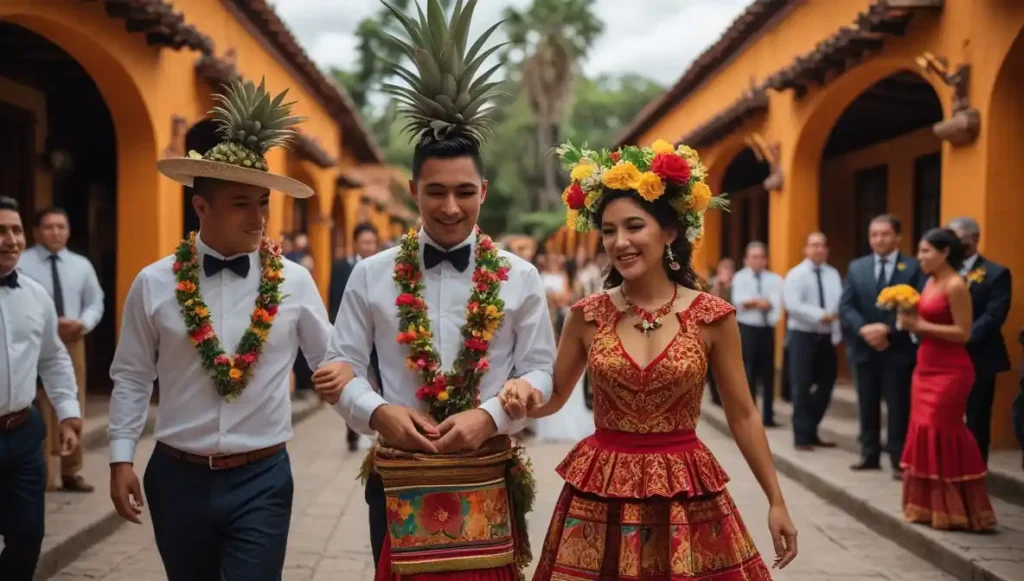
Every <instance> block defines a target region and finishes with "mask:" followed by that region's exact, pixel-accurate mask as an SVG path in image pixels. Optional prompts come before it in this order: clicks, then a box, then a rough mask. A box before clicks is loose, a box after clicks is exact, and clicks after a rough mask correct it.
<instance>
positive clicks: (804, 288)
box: [782, 259, 843, 345]
mask: <svg viewBox="0 0 1024 581" xmlns="http://www.w3.org/2000/svg"><path fill="white" fill-rule="evenodd" d="M815 269H816V267H815V265H814V263H813V262H811V261H810V260H808V259H804V261H803V262H801V263H800V264H798V265H796V266H794V267H793V269H792V270H790V271H789V272H788V273H786V280H785V283H784V286H783V291H782V299H783V304H784V305H785V307H786V313H787V314H788V315H789V316H788V317H787V318H786V328H787V329H789V330H791V331H803V332H804V333H815V334H818V335H831V336H832V344H833V345H838V344H839V342H840V340H842V329H841V327H840V324H839V319H838V318H837V319H836V320H834V321H832V322H831V323H822V322H821V317H822V316H824V315H825V314H826V313H832V314H838V313H839V301H840V299H841V298H842V295H843V281H842V278H840V276H839V271H838V270H836V269H834V268H832V267H831V266H829V265H827V264H822V265H821V289H822V290H823V291H824V293H825V300H824V302H825V307H824V308H822V306H821V293H820V292H818V277H817V276H816V274H815Z"/></svg>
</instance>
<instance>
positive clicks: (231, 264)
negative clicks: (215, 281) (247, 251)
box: [203, 254, 249, 278]
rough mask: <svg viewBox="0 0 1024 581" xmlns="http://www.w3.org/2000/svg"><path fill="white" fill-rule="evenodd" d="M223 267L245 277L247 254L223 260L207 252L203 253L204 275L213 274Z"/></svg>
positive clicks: (247, 274)
mask: <svg viewBox="0 0 1024 581" xmlns="http://www.w3.org/2000/svg"><path fill="white" fill-rule="evenodd" d="M225 268H227V269H228V270H230V271H231V272H234V273H235V274H237V275H238V276H240V277H242V278H245V277H247V276H249V256H248V255H242V256H236V257H234V258H232V259H231V260H224V259H222V258H217V257H216V256H211V255H209V254H204V255H203V272H205V273H206V276H213V275H215V274H217V273H218V272H220V271H222V270H224V269H225Z"/></svg>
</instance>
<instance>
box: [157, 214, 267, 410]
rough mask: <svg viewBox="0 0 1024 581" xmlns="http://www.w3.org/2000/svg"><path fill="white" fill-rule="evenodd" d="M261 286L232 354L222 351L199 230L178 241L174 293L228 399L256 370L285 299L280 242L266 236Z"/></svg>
mask: <svg viewBox="0 0 1024 581" xmlns="http://www.w3.org/2000/svg"><path fill="white" fill-rule="evenodd" d="M260 266H261V268H260V287H259V294H258V295H257V296H256V306H255V308H254V309H253V312H252V315H251V316H250V321H251V322H250V324H249V328H248V329H246V330H245V333H244V334H242V339H241V340H240V341H239V342H238V348H237V349H236V354H235V355H234V356H229V355H228V354H227V353H225V352H224V348H223V347H222V346H221V343H220V339H218V338H217V334H216V333H214V331H213V326H212V325H211V324H210V308H209V307H208V306H207V305H206V303H205V302H204V301H203V296H202V294H200V292H199V268H200V266H199V253H198V252H197V251H196V233H195V232H192V233H191V234H189V236H188V238H186V239H185V240H182V241H181V243H180V244H178V249H177V250H176V251H175V253H174V267H173V268H174V274H175V278H177V280H178V285H177V287H176V288H175V291H176V292H175V297H176V298H177V300H178V305H179V306H180V307H181V314H182V317H184V319H185V328H186V329H187V330H188V334H189V338H190V339H191V340H192V343H193V344H194V345H195V346H196V351H198V352H199V359H200V360H201V361H202V364H203V369H206V371H207V372H208V373H210V376H211V378H212V379H213V384H214V386H216V388H217V393H219V394H220V395H221V396H223V397H224V399H225V400H226V401H231V400H233V399H235V398H236V397H238V396H240V395H241V394H242V392H243V391H244V390H245V387H246V385H247V384H248V383H249V379H250V378H251V377H252V370H253V367H255V365H256V363H257V362H258V361H259V357H260V353H262V351H263V344H264V343H265V342H266V340H267V336H268V335H269V334H270V325H271V324H272V323H273V322H274V318H275V317H276V316H277V306H278V305H279V304H281V299H282V296H281V291H280V288H281V283H282V282H284V277H282V276H281V269H282V268H284V263H283V262H282V260H281V245H280V244H278V243H276V242H272V241H271V240H270V239H269V238H264V239H263V240H262V241H261V242H260Z"/></svg>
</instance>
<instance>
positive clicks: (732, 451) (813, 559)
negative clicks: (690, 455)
mask: <svg viewBox="0 0 1024 581" xmlns="http://www.w3.org/2000/svg"><path fill="white" fill-rule="evenodd" d="M701 435H702V437H703V438H704V439H705V441H706V442H707V444H708V445H709V446H710V447H711V448H712V450H714V451H715V452H716V453H717V454H718V457H719V459H720V461H721V462H722V464H723V465H724V467H725V469H726V470H727V471H728V472H729V473H730V474H731V475H732V477H733V481H732V485H731V487H730V490H731V491H732V494H733V495H734V497H735V498H736V501H737V503H738V504H739V507H740V510H741V511H742V512H743V515H744V516H745V518H746V522H747V524H748V526H749V527H750V529H751V530H752V533H753V535H754V537H755V540H756V542H757V545H758V547H759V548H760V549H761V551H762V554H764V555H767V556H768V558H769V560H770V558H771V555H772V549H771V546H772V545H771V539H770V538H769V536H768V531H767V526H766V525H765V514H766V511H767V506H766V504H765V501H764V496H763V495H762V493H761V491H760V489H759V488H758V486H757V483H756V482H755V481H754V479H753V477H752V476H751V475H750V473H749V471H748V470H747V468H746V465H745V463H744V461H743V458H742V456H740V454H739V452H738V451H737V450H736V448H735V445H734V444H733V443H732V441H731V440H730V439H728V438H726V437H724V436H722V435H721V434H720V433H719V432H717V431H715V430H713V429H710V428H706V429H703V430H702V434H701ZM567 447H568V446H567V445H538V446H533V447H531V457H532V458H533V461H534V464H535V467H536V469H537V473H538V480H539V485H540V491H539V494H538V501H537V506H536V508H535V512H534V513H533V517H532V519H531V538H532V539H533V542H534V546H535V548H536V550H537V551H538V552H539V548H540V543H541V540H542V539H543V534H544V531H545V529H546V527H547V524H548V522H547V521H548V518H549V516H550V514H551V511H552V509H553V506H554V502H555V499H556V497H557V495H558V491H559V488H560V486H561V481H560V479H559V478H558V476H557V475H556V474H555V473H554V467H555V466H556V465H557V463H558V461H559V459H560V458H561V457H562V455H563V454H564V453H565V451H566V449H567ZM289 450H290V453H291V458H292V465H293V471H294V474H295V508H294V514H293V517H292V530H291V536H290V539H289V546H288V559H287V564H286V570H285V575H284V578H285V580H291V581H305V580H316V581H320V580H343V581H349V580H352V581H362V580H367V579H372V563H371V561H372V559H371V556H370V545H369V542H368V540H367V536H366V535H367V530H368V529H367V521H366V504H365V503H364V502H363V495H362V488H361V486H360V484H359V482H358V481H357V480H356V474H357V471H358V469H359V463H360V460H361V458H362V455H361V454H355V455H353V454H350V453H348V452H347V451H346V449H345V438H344V426H343V424H342V422H341V420H340V419H339V418H338V417H337V416H336V415H335V414H334V413H333V412H331V411H329V410H321V411H319V412H316V415H315V416H314V417H312V418H310V419H309V420H307V421H306V422H304V423H303V424H301V425H299V426H298V427H297V428H296V437H295V440H294V441H293V442H292V443H291V446H290V448H289ZM782 486H783V488H784V491H785V493H786V498H787V500H788V502H789V505H790V510H791V511H792V514H793V517H794V518H795V519H796V524H797V527H798V529H799V531H800V537H799V539H800V557H799V558H798V559H797V561H796V562H795V563H794V564H793V565H792V566H790V567H789V568H787V569H786V570H785V571H783V572H778V573H777V574H776V575H775V578H776V579H780V580H807V581H811V580H815V581H818V580H822V579H837V580H843V581H855V580H868V579H886V580H894V581H895V580H900V581H903V580H906V581H910V580H915V581H925V580H928V581H931V580H935V581H938V580H944V579H953V577H950V576H948V575H946V574H944V573H942V572H941V571H939V570H937V569H936V568H934V567H933V566H931V565H930V564H929V563H927V562H925V561H923V560H921V559H919V558H917V557H915V556H913V555H911V554H910V553H908V552H907V551H905V550H903V549H901V548H900V547H898V546H896V545H895V544H894V543H892V542H889V541H887V540H885V539H883V538H881V537H879V536H877V535H875V534H874V533H873V532H872V531H870V530H868V529H867V528H866V527H865V526H863V525H862V524H860V523H859V522H857V521H855V520H854V519H853V518H852V517H850V516H848V515H846V514H845V513H843V512H841V511H840V510H839V509H836V508H834V507H832V506H830V505H828V504H826V503H825V502H824V501H822V500H821V499H820V498H818V497H817V496H814V495H813V494H811V493H810V492H808V491H806V490H804V489H803V488H801V487H800V486H799V485H798V484H796V483H794V482H793V481H791V480H788V479H785V478H784V479H783V481H782ZM95 499H96V502H107V500H106V491H105V490H101V491H98V494H97V495H96V496H95ZM147 516H148V515H147ZM163 578H164V577H163V570H162V567H161V565H160V559H159V556H158V555H157V551H156V545H155V543H154V541H153V533H152V529H151V525H150V522H149V520H148V518H147V519H146V520H145V522H144V524H143V526H142V527H138V526H135V525H130V524H126V525H123V526H122V527H121V528H120V529H119V530H118V531H117V532H116V533H115V534H114V535H112V536H111V537H110V538H108V539H106V540H104V541H102V542H101V543H100V544H99V545H97V546H95V547H93V548H92V549H90V550H88V551H87V552H86V553H85V554H83V555H82V556H81V557H80V558H79V559H77V560H76V561H75V562H74V563H72V564H71V565H69V566H68V567H66V568H64V569H63V570H62V571H61V572H60V573H58V575H57V576H56V577H55V579H58V580H60V581H84V580H94V579H101V580H105V581H122V580H123V581H129V580H130V581H148V580H154V581H156V580H159V579H163Z"/></svg>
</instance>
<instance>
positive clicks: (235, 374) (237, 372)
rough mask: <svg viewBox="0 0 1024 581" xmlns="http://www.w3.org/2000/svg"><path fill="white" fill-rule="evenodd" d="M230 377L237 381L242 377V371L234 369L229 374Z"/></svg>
mask: <svg viewBox="0 0 1024 581" xmlns="http://www.w3.org/2000/svg"><path fill="white" fill-rule="evenodd" d="M228 377H230V378H231V379H235V380H237V379H238V378H240V377H242V370H241V369H238V368H237V367H232V368H231V371H229V372H228Z"/></svg>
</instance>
